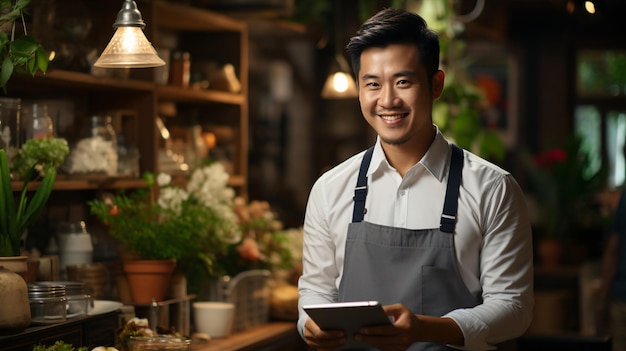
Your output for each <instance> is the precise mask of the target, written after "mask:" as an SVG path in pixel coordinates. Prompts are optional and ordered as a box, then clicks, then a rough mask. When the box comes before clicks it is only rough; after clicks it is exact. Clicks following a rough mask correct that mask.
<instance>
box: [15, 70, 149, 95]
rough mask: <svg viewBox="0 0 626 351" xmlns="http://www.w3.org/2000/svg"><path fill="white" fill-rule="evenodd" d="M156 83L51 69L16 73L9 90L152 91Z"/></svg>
mask: <svg viewBox="0 0 626 351" xmlns="http://www.w3.org/2000/svg"><path fill="white" fill-rule="evenodd" d="M154 86H155V84H154V83H152V82H148V81H141V80H136V79H119V78H106V77H95V76H92V75H91V74H87V73H82V72H72V71H65V70H58V69H57V70H55V69H51V70H49V71H48V72H46V73H45V74H42V73H37V74H36V75H35V76H34V77H33V76H31V75H28V74H21V75H15V76H13V77H12V78H11V81H9V87H8V89H9V91H12V90H14V89H16V88H17V89H19V90H21V88H25V87H28V88H29V89H32V90H48V89H50V88H51V87H52V88H58V87H63V88H74V89H89V90H93V91H103V90H108V91H118V92H123V91H134V92H145V93H151V92H152V91H153V90H154Z"/></svg>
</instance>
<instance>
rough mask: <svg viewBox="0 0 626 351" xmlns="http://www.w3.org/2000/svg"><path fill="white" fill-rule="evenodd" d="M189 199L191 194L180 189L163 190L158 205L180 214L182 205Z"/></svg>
mask: <svg viewBox="0 0 626 351" xmlns="http://www.w3.org/2000/svg"><path fill="white" fill-rule="evenodd" d="M188 198H189V194H188V193H187V192H186V191H185V190H183V189H180V188H163V189H161V195H160V196H159V200H158V204H159V206H161V208H164V209H169V210H172V211H174V212H175V213H177V214H180V211H181V209H182V206H181V205H182V203H183V202H184V201H186V200H187V199H188Z"/></svg>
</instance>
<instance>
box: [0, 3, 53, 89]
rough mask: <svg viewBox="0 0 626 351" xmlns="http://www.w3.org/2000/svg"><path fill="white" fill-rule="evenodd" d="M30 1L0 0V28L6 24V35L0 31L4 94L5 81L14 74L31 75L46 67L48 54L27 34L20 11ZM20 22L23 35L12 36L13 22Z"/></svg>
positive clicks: (13, 30)
mask: <svg viewBox="0 0 626 351" xmlns="http://www.w3.org/2000/svg"><path fill="white" fill-rule="evenodd" d="M30 2H31V0H17V1H16V2H15V4H13V1H12V0H0V10H1V11H2V13H3V14H2V16H0V27H2V26H4V25H5V24H10V27H11V31H10V34H9V33H6V32H0V62H1V66H0V88H2V90H3V91H4V93H5V94H6V92H7V87H6V85H7V82H8V81H9V79H10V78H11V76H13V74H14V73H22V74H24V73H28V74H30V75H33V76H34V75H35V73H37V71H41V72H42V73H45V72H46V70H47V69H48V62H49V53H48V52H47V51H46V50H45V49H44V48H43V47H42V46H41V45H40V44H39V43H38V42H37V40H36V39H35V38H34V37H33V36H30V35H28V32H27V30H26V23H25V21H24V14H25V13H27V7H28V5H30ZM18 21H21V22H22V26H23V32H24V35H21V36H17V37H16V23H17V22H18Z"/></svg>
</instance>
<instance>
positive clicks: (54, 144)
mask: <svg viewBox="0 0 626 351" xmlns="http://www.w3.org/2000/svg"><path fill="white" fill-rule="evenodd" d="M50 139H54V140H46V139H32V140H29V141H28V142H26V144H25V145H24V147H26V150H24V149H20V151H19V153H18V156H17V161H16V163H17V164H20V165H21V168H22V171H23V173H21V174H22V178H23V183H22V188H21V190H20V192H19V199H18V202H17V206H16V204H15V197H14V193H13V189H12V186H11V169H10V167H9V162H8V159H7V155H6V151H5V150H4V149H0V214H1V215H0V256H17V255H19V254H20V238H21V236H22V233H24V231H25V230H26V228H27V227H28V225H29V224H31V223H32V222H33V221H34V220H35V219H36V218H37V216H38V215H39V213H40V212H41V210H42V209H43V207H44V206H45V204H46V202H47V201H48V198H49V197H50V193H52V187H53V185H54V180H55V178H56V169H57V167H58V166H59V165H60V164H61V163H62V162H63V160H64V159H65V156H67V154H68V153H69V148H68V147H67V142H66V141H65V140H64V139H55V138H50ZM43 146H48V147H50V148H51V149H52V150H54V152H53V155H54V156H52V157H50V155H49V154H47V153H46V152H45V148H42V147H43ZM29 150H40V151H43V152H41V153H34V154H31V153H30V151H29ZM31 180H39V181H40V183H39V186H38V187H37V189H36V190H35V191H34V194H33V193H32V192H31V191H30V190H29V184H30V182H31ZM29 195H32V196H31V197H30V198H29Z"/></svg>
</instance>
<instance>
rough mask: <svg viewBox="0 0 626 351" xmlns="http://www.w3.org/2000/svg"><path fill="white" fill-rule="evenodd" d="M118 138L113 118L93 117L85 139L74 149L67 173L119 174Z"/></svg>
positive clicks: (69, 158) (84, 136)
mask: <svg viewBox="0 0 626 351" xmlns="http://www.w3.org/2000/svg"><path fill="white" fill-rule="evenodd" d="M117 157H118V156H117V137H116V134H115V130H114V129H113V126H112V125H111V117H110V116H105V115H94V116H91V119H90V124H89V126H88V128H87V129H86V130H85V131H84V132H83V137H82V138H81V139H80V140H79V141H78V142H77V143H76V145H74V146H73V147H72V151H71V153H70V155H69V157H68V160H67V169H66V170H67V172H68V173H70V174H75V173H105V174H107V175H116V174H117Z"/></svg>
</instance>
